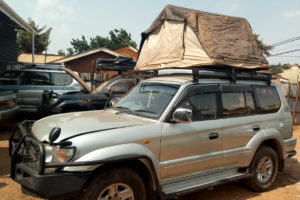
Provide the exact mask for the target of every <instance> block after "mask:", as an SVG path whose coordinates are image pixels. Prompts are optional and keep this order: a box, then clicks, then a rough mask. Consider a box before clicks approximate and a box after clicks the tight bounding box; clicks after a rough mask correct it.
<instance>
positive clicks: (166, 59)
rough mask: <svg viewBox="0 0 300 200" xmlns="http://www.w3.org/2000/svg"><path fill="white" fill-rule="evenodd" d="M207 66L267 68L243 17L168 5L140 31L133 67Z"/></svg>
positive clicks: (149, 68)
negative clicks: (140, 39) (136, 59)
mask: <svg viewBox="0 0 300 200" xmlns="http://www.w3.org/2000/svg"><path fill="white" fill-rule="evenodd" d="M211 65H214V66H220V67H221V66H224V65H229V66H234V67H238V68H246V69H256V70H257V69H267V68H268V62H267V60H266V59H265V57H264V56H263V55H262V54H261V53H260V51H259V49H258V47H257V44H256V41H255V39H254V36H253V34H252V31H251V28H250V25H249V23H248V22H247V20H246V19H244V18H238V17H230V16H225V15H219V14H213V13H208V12H202V11H198V10H192V9H187V8H181V7H177V6H172V5H168V6H166V7H165V8H164V10H163V11H162V12H161V13H160V15H159V16H158V17H157V18H156V19H155V21H154V22H153V23H152V25H151V26H150V28H149V29H148V30H146V31H145V32H144V33H142V41H141V46H140V55H139V58H138V61H137V64H136V67H135V70H152V69H161V68H174V67H180V68H181V67H195V66H211Z"/></svg>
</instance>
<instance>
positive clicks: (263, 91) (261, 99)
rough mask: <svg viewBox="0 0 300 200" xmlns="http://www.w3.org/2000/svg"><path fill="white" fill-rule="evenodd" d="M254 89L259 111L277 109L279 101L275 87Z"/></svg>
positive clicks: (264, 111)
mask: <svg viewBox="0 0 300 200" xmlns="http://www.w3.org/2000/svg"><path fill="white" fill-rule="evenodd" d="M254 91H255V93H256V98H257V99H256V101H257V109H258V112H259V113H271V112H276V111H278V110H279V108H280V105H281V102H280V98H279V95H278V93H277V90H276V88H275V87H256V88H255V89H254Z"/></svg>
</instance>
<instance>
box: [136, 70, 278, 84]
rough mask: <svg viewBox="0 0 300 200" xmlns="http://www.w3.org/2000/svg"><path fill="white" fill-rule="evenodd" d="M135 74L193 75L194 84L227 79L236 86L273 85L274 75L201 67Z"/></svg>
mask: <svg viewBox="0 0 300 200" xmlns="http://www.w3.org/2000/svg"><path fill="white" fill-rule="evenodd" d="M168 70H173V71H172V72H171V73H162V72H163V71H168ZM135 73H136V74H139V73H142V74H143V75H142V76H145V77H151V76H178V75H192V76H193V82H194V83H198V81H199V79H227V80H230V81H231V84H236V81H237V80H256V81H265V82H266V83H267V84H268V85H271V80H272V73H268V72H260V71H259V70H250V69H244V68H236V67H233V66H201V67H191V68H183V67H172V68H164V69H154V70H147V71H145V70H143V71H135Z"/></svg>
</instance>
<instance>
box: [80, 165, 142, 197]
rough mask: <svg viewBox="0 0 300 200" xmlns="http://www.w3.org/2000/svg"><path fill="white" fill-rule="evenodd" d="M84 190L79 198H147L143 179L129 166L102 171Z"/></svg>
mask: <svg viewBox="0 0 300 200" xmlns="http://www.w3.org/2000/svg"><path fill="white" fill-rule="evenodd" d="M83 191H84V192H83V193H82V194H81V196H80V198H79V199H83V200H101V199H112V200H114V199H122V200H146V189H145V186H144V183H143V180H142V179H141V177H140V176H139V175H138V174H137V173H135V172H134V171H133V170H131V169H129V168H114V169H109V170H105V171H101V172H100V174H98V175H97V176H96V177H95V178H93V180H92V181H91V182H90V183H89V185H88V186H87V187H86V188H85V189H84V190H83ZM100 197H101V198H100ZM110 197H112V198H110ZM114 197H115V198H114ZM116 197H118V198H116Z"/></svg>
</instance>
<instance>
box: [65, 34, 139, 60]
mask: <svg viewBox="0 0 300 200" xmlns="http://www.w3.org/2000/svg"><path fill="white" fill-rule="evenodd" d="M71 45H72V47H71V48H68V49H67V51H68V53H67V55H73V54H77V53H82V52H85V51H88V50H91V49H96V48H100V47H105V48H108V49H111V50H115V49H118V48H120V47H124V46H128V45H130V46H133V47H135V48H136V47H137V44H136V42H135V41H133V40H132V39H131V34H130V33H128V32H127V31H126V30H124V29H122V28H121V29H114V30H111V31H110V32H109V36H108V37H102V36H99V35H96V36H95V37H92V38H90V41H89V42H88V41H87V40H86V38H85V36H83V35H82V36H81V39H72V41H71ZM61 53H62V52H61Z"/></svg>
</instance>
